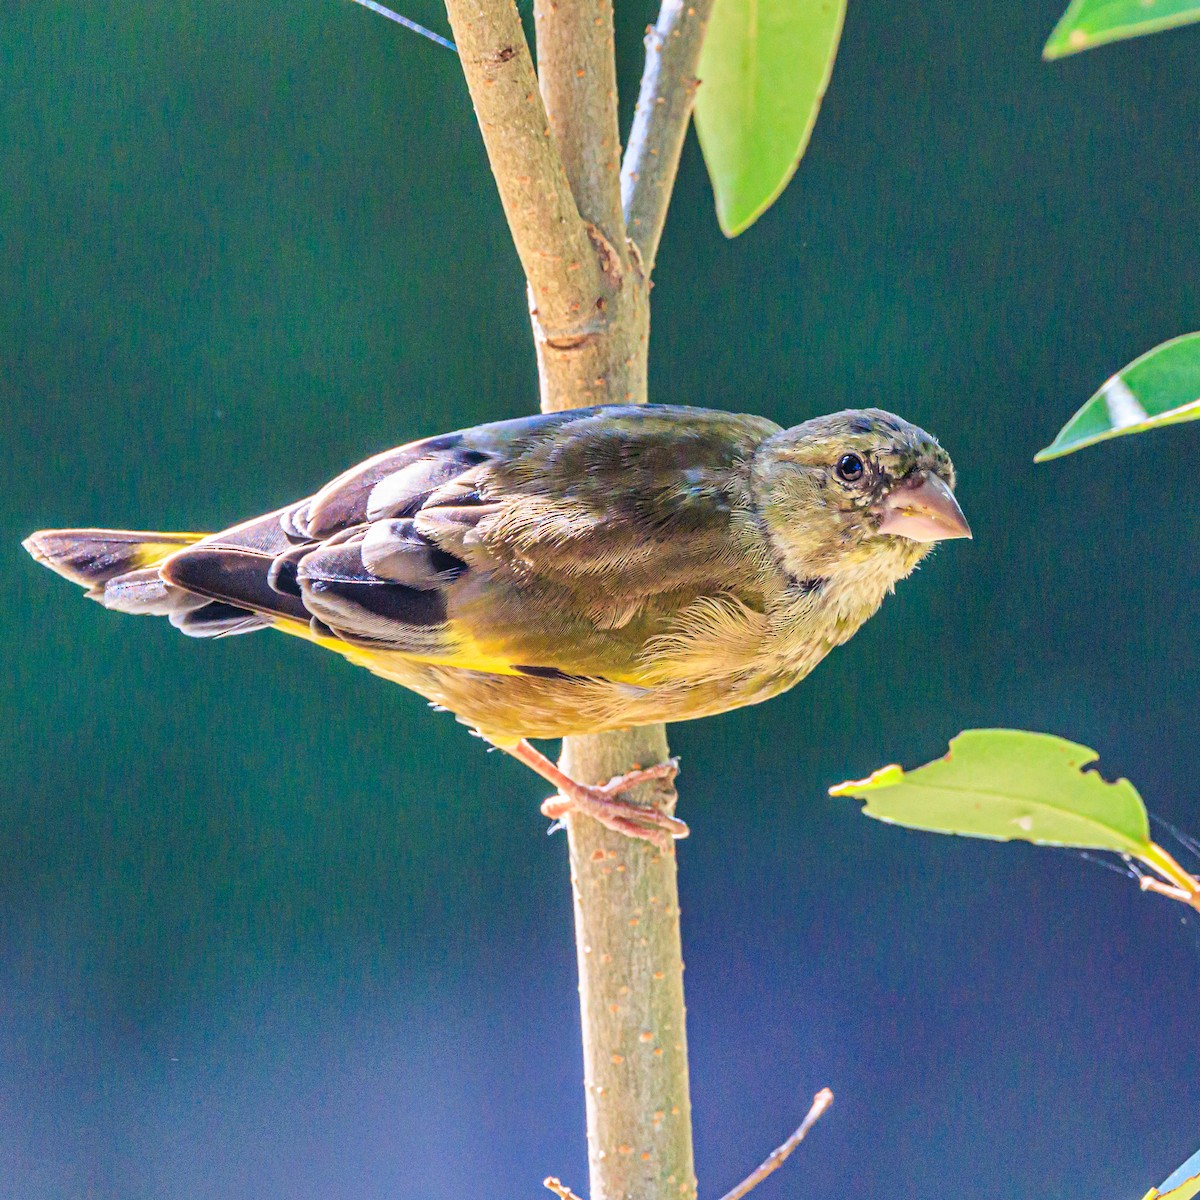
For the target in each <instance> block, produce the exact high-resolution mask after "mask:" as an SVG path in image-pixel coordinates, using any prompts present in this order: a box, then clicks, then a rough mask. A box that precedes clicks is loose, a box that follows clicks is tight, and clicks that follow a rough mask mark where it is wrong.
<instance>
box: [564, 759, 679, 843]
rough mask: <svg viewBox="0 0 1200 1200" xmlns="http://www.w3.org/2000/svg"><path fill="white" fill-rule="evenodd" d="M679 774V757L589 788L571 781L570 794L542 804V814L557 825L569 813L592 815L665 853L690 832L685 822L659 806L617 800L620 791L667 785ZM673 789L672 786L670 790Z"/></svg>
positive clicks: (607, 826) (628, 772)
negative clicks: (658, 783)
mask: <svg viewBox="0 0 1200 1200" xmlns="http://www.w3.org/2000/svg"><path fill="white" fill-rule="evenodd" d="M678 774H679V760H678V759H677V758H671V759H668V760H667V761H666V762H662V763H658V764H656V765H655V766H653V767H646V768H637V769H635V770H632V771H627V772H626V773H625V774H624V775H615V776H613V778H612V779H610V780H609V781H608V782H607V783H604V784H600V785H599V786H593V787H589V786H587V785H586V784H582V783H573V786H572V787H570V788H569V789H566V788H564V789H563V790H564V791H569V793H570V794H566V795H564V794H563V792H560V793H559V794H558V795H556V796H551V797H550V798H549V799H548V800H546V801H544V802H543V804H542V813H543V815H545V816H547V817H550V818H552V819H553V820H554V821H555V823H556V826H557V824H558V823H559V822H561V819H562V818H563V817H565V816H566V815H567V813H569V812H581V813H584V814H585V815H586V816H589V817H592V818H593V819H594V820H597V821H599V822H600V824H601V825H604V826H605V827H606V828H608V829H612V830H615V831H616V832H617V833H623V834H624V835H625V836H626V837H632V838H637V839H639V840H642V841H647V842H651V843H653V844H654V845H655V846H657V847H658V848H659V849H660V850H662V851H663V852H664V853H666V852H667V851H668V850H670V849H671V847H672V845H673V843H674V841H675V839H677V838H685V837H687V836H688V834H689V833H690V832H691V831H690V830H689V829H688V827H687V825H686V823H685V822H683V821H681V820H679V818H678V817H673V816H670V815H669V814H668V813H665V812H663V811H661V809H658V808H654V807H647V806H643V805H640V804H634V803H632V802H631V801H628V800H621V799H618V797H619V796H620V794H621V793H622V792H626V791H629V789H630V788H635V787H639V786H640V785H641V784H644V783H652V782H661V781H664V780H665V781H666V782H667V783H668V784H670V782H671V781H672V780H674V778H675V776H676V775H678ZM671 790H672V791H674V789H673V788H672V789H671Z"/></svg>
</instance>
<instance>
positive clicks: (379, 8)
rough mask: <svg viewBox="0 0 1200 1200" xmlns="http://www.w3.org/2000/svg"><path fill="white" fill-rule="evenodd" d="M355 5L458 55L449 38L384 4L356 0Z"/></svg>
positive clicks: (370, 0) (367, 0)
mask: <svg viewBox="0 0 1200 1200" xmlns="http://www.w3.org/2000/svg"><path fill="white" fill-rule="evenodd" d="M354 3H355V4H361V5H362V6H363V8H369V9H370V10H371V11H372V12H373V13H378V14H379V15H380V16H381V17H387V19H388V20H389V21H395V22H396V24H397V25H403V26H404V28H405V29H411V30H412V31H413V33H419V34H420V35H421V36H422V37H424V38H428V39H429V40H430V41H431V42H437V44H438V45H439V46H445V47H446V49H447V50H453V51H454V52H455V53H456V54H457V53H458V47H457V46H456V45H455V44H454V43H453V42H452V41H450V40H449V39H448V38H444V37H442V35H441V34H440V33H434V32H433V30H432V29H426V28H425V26H424V25H418V24H417V23H416V21H413V20H410V19H409V18H408V17H405V16H401V14H400V13H398V12H393V11H392V10H391V9H390V8H384V6H383V5H382V4H376V3H375V0H354Z"/></svg>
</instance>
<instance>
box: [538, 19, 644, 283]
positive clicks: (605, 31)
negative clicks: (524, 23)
mask: <svg viewBox="0 0 1200 1200" xmlns="http://www.w3.org/2000/svg"><path fill="white" fill-rule="evenodd" d="M533 19H534V23H535V27H536V29H537V73H538V82H539V83H540V85H541V89H542V99H543V101H544V102H545V105H546V112H547V114H548V115H549V117H550V128H551V129H552V130H553V131H554V138H555V141H556V142H557V143H558V152H559V154H561V155H562V160H563V166H564V167H565V168H566V172H567V179H568V180H569V181H570V183H571V190H572V191H573V192H574V194H575V203H576V204H577V205H578V206H579V212H580V215H581V216H582V217H583V219H584V220H585V221H589V222H591V224H593V225H595V226H596V228H597V229H599V230H600V232H601V233H603V234H604V236H605V238H606V239H607V240H608V242H609V243H610V244H611V245H612V246H613V248H614V249H615V250H616V251H617V253H618V254H619V255H620V256H621V258H622V260H624V258H625V219H624V217H623V216H622V215H621V182H620V174H621V135H620V132H619V130H618V127H617V66H616V56H615V55H614V53H613V7H612V0H591V2H589V0H535V3H534V6H533Z"/></svg>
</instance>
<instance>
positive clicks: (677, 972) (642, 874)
mask: <svg viewBox="0 0 1200 1200" xmlns="http://www.w3.org/2000/svg"><path fill="white" fill-rule="evenodd" d="M666 757H667V735H666V729H665V727H664V726H662V725H654V726H650V727H647V728H643V729H631V730H628V731H625V732H621V733H609V734H598V735H593V736H588V737H573V738H566V739H565V740H564V742H563V755H562V759H561V760H560V766H561V767H562V768H563V770H565V771H566V772H567V773H568V774H569V775H570V776H571V777H572V778H574V779H579V780H584V781H587V782H589V783H599V782H604V781H607V780H609V779H611V778H612V777H613V776H614V775H619V774H621V773H622V772H623V771H626V770H628V769H629V768H630V767H631V766H632V765H633V764H634V763H640V764H642V765H645V764H647V763H652V762H662V761H663V760H664V759H665V758H666ZM647 790H650V789H639V791H647ZM630 798H631V799H634V800H639V801H643V802H648V801H650V800H651V799H652V797H651V796H647V795H640V794H639V793H638V792H633V793H630ZM672 807H673V805H672ZM567 835H568V838H569V841H570V851H571V892H572V895H573V897H574V904H575V946H576V955H577V958H578V963H579V1010H580V1017H581V1023H582V1027H583V1078H584V1088H585V1090H586V1099H587V1124H588V1168H589V1176H590V1179H591V1187H590V1190H589V1197H590V1200H631V1198H636V1200H668V1198H669V1200H695V1196H696V1175H695V1169H694V1164H693V1157H692V1117H691V1098H690V1093H689V1090H688V1060H687V1032H686V1029H685V1024H684V1022H685V1016H686V1011H685V1009H684V1003H683V954H682V949H681V945H680V927H679V891H678V883H677V878H676V865H675V853H674V851H673V850H672V851H670V852H668V853H666V854H663V853H661V852H660V851H659V850H657V849H656V848H655V847H653V846H651V845H650V844H649V843H647V842H640V841H634V840H633V839H632V838H627V837H624V836H622V835H621V834H619V833H613V832H612V831H611V830H608V829H605V828H604V827H603V826H602V825H600V824H598V823H597V822H595V821H591V820H589V819H588V818H586V817H578V816H569V817H568V818H567Z"/></svg>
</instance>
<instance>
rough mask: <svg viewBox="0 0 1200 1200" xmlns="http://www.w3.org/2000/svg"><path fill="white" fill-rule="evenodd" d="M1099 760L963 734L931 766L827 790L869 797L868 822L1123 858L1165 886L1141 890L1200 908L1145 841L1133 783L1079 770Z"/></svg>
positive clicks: (1039, 738)
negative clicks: (1135, 861) (870, 819)
mask: <svg viewBox="0 0 1200 1200" xmlns="http://www.w3.org/2000/svg"><path fill="white" fill-rule="evenodd" d="M1096 757H1097V755H1096V752H1095V751H1094V750H1089V749H1088V748H1087V746H1080V745H1078V744H1077V743H1075V742H1068V741H1066V740H1065V739H1064V738H1060V737H1054V736H1052V735H1051V734H1048V733H1027V732H1025V731H1024V730H1019V729H968V730H966V731H964V732H963V733H960V734H959V735H958V736H957V737H956V738H952V739H951V741H950V751H949V753H948V754H946V755H945V757H943V758H939V759H938V760H937V761H935V762H931V763H927V764H926V765H925V766H923V767H917V768H916V769H915V770H912V771H905V770H904V769H903V768H902V767H898V766H895V765H893V766H888V767H881V768H880V769H879V770H878V771H875V772H874V773H873V774H872V775H869V776H868V777H867V778H866V779H860V780H852V781H851V782H849V783H842V784H838V786H837V787H833V788H830V789H829V792H830V795H833V796H855V797H857V798H858V799H860V800H865V801H866V805H865V807H864V808H863V812H864V813H866V815H867V816H868V817H874V818H875V819H876V820H878V821H886V822H888V823H890V824H895V825H905V826H907V827H908V828H910V829H925V830H929V831H931V832H934V833H956V834H961V835H963V836H965V837H978V838H992V839H995V840H998V841H1014V840H1019V841H1025V842H1034V843H1037V844H1038V845H1043V846H1077V847H1079V848H1081V849H1087V850H1111V851H1113V852H1115V853H1117V854H1124V855H1128V856H1129V857H1131V858H1137V859H1140V860H1141V861H1142V862H1143V863H1145V864H1146V865H1147V866H1148V867H1150V868H1151V869H1152V870H1153V871H1155V872H1156V873H1157V874H1158V875H1160V876H1161V877H1162V878H1163V879H1165V880H1168V881H1169V882H1168V883H1167V884H1162V883H1160V882H1159V881H1158V880H1157V879H1150V878H1149V877H1147V878H1146V879H1144V880H1143V882H1142V886H1143V888H1144V890H1147V891H1156V892H1159V893H1161V894H1163V895H1168V896H1170V897H1171V898H1172V899H1175V900H1180V901H1182V902H1183V903H1185V904H1188V905H1191V906H1192V907H1194V908H1200V880H1196V879H1194V878H1193V877H1192V876H1191V875H1189V874H1188V873H1187V872H1186V871H1184V869H1183V868H1182V867H1181V866H1180V865H1179V864H1178V863H1177V862H1176V861H1175V859H1174V858H1172V857H1171V855H1170V854H1168V853H1167V852H1166V851H1165V850H1164V849H1163V848H1162V847H1161V846H1159V845H1158V844H1157V843H1155V842H1152V841H1151V840H1150V826H1149V821H1148V819H1147V817H1146V808H1145V805H1144V804H1143V803H1142V798H1141V797H1140V796H1139V795H1138V793H1137V789H1136V788H1135V787H1134V786H1133V784H1131V783H1130V782H1129V780H1128V779H1118V780H1117V781H1116V783H1109V782H1108V781H1107V780H1105V779H1104V778H1103V777H1102V776H1101V775H1099V774H1098V773H1097V772H1095V771H1085V770H1084V769H1083V768H1084V767H1086V766H1088V764H1089V763H1093V762H1095V761H1096Z"/></svg>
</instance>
